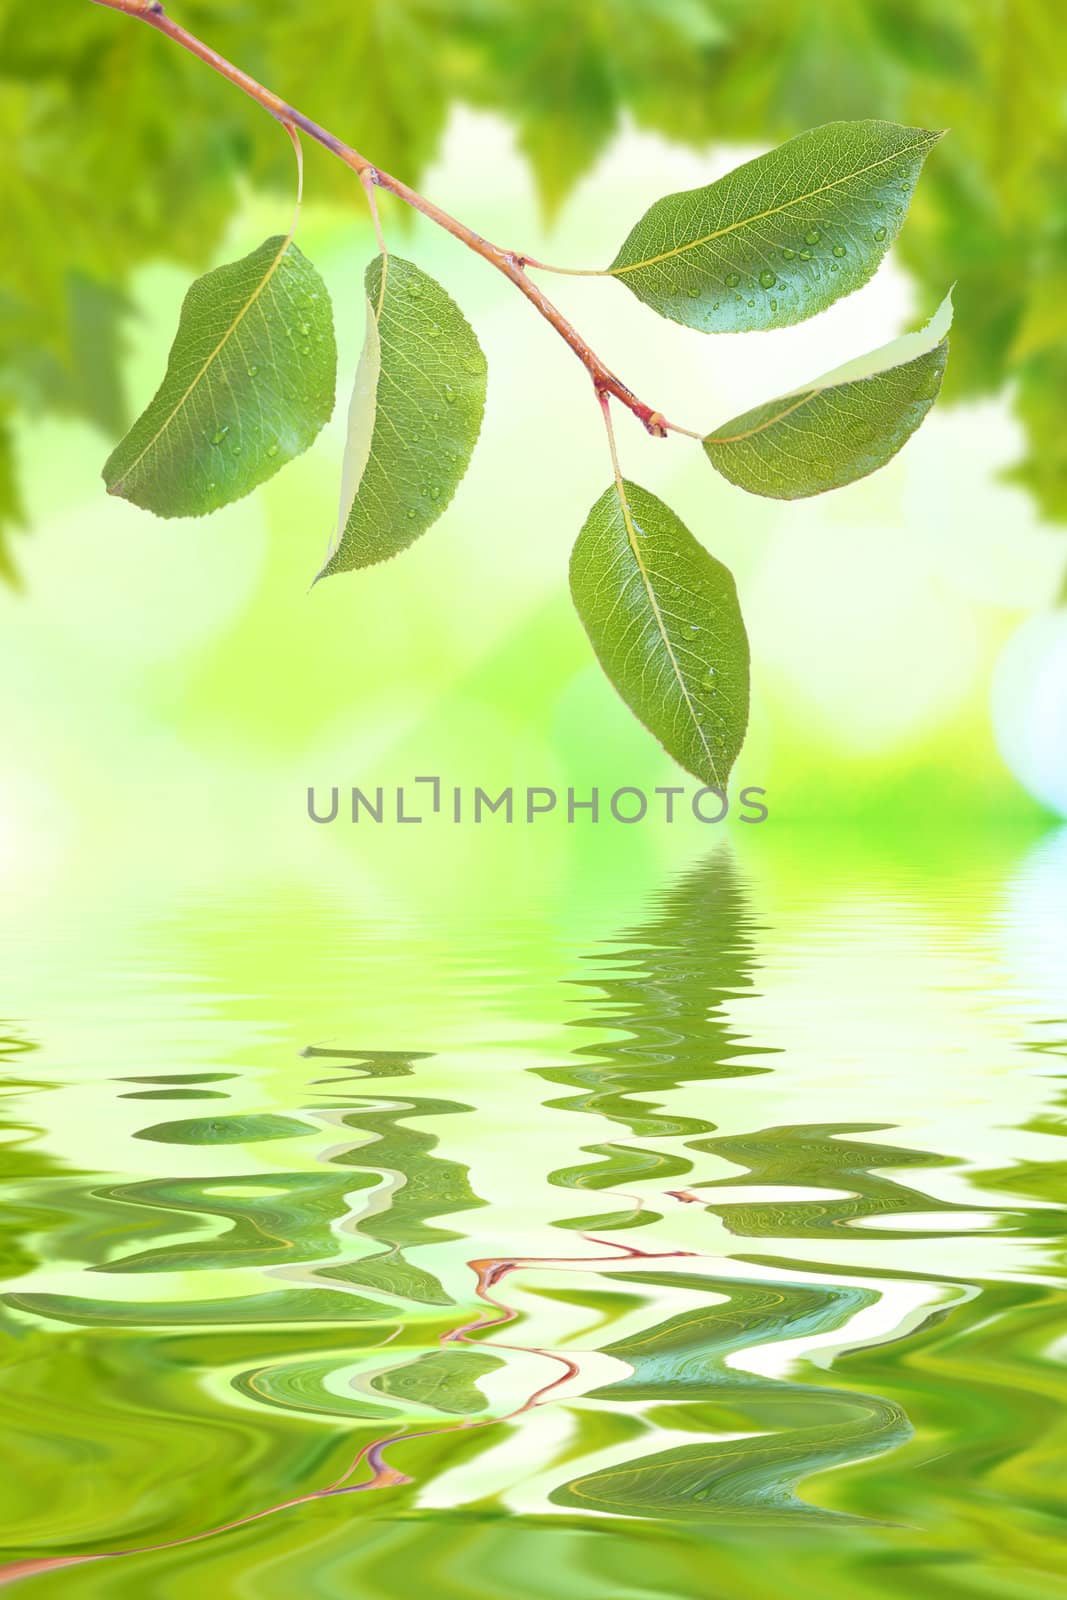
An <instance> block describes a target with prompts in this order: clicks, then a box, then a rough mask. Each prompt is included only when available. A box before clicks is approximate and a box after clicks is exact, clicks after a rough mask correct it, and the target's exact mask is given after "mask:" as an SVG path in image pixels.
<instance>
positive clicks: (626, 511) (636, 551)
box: [615, 477, 721, 789]
mask: <svg viewBox="0 0 1067 1600" xmlns="http://www.w3.org/2000/svg"><path fill="white" fill-rule="evenodd" d="M615 493H616V495H617V496H618V500H619V506H620V508H621V510H622V520H623V526H624V527H625V529H626V537H627V539H628V540H629V542H630V549H631V550H632V551H633V556H634V560H635V562H636V563H637V570H638V572H639V573H640V575H641V582H642V583H643V585H644V588H645V593H646V594H647V596H648V602H649V605H650V606H651V608H652V615H653V617H654V619H655V623H656V630H657V632H658V633H659V636H660V638H661V639H662V640H663V644H664V647H665V649H666V651H667V658H668V660H669V661H670V664H671V670H672V672H673V673H674V676H675V678H676V679H677V682H678V687H679V689H681V691H682V698H683V700H684V701H685V706H686V710H687V711H688V712H689V715H690V718H691V719H692V723H693V726H694V728H695V729H696V731H697V734H698V735H699V737H700V743H701V744H702V745H703V747H704V754H705V755H706V756H707V758H708V770H709V771H710V773H711V775H712V777H713V778H714V779H715V785H714V786H715V788H717V789H718V788H721V785H720V783H719V769H718V768H717V767H716V765H715V757H714V756H713V755H712V753H711V746H710V745H709V744H708V739H707V734H706V733H705V732H704V726H703V724H702V722H701V720H700V718H699V717H698V716H697V712H696V707H695V706H694V704H693V700H692V696H691V695H690V693H689V689H688V686H687V684H686V681H685V678H684V676H683V674H682V669H681V667H680V666H679V665H678V658H677V656H676V655H675V653H674V646H673V645H672V644H671V641H670V636H669V634H668V632H667V626H666V623H665V622H664V620H663V613H662V611H661V610H660V606H659V601H658V600H657V599H656V592H655V590H654V588H653V586H652V580H651V577H650V575H649V571H648V568H647V567H646V566H645V563H644V560H643V558H642V555H641V550H640V541H639V540H638V537H637V528H636V524H635V523H634V518H633V512H632V511H631V509H630V502H629V500H628V499H627V498H626V480H625V478H622V477H617V478H616V479H615Z"/></svg>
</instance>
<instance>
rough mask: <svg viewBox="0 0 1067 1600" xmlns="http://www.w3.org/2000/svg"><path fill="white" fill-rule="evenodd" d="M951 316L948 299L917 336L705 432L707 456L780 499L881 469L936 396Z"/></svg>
mask: <svg viewBox="0 0 1067 1600" xmlns="http://www.w3.org/2000/svg"><path fill="white" fill-rule="evenodd" d="M950 314H951V303H950V302H949V301H947V300H946V302H945V304H944V306H943V307H942V310H941V312H940V313H939V315H938V317H936V318H935V319H934V322H933V323H932V324H931V326H930V327H929V328H928V329H926V330H924V332H923V333H922V334H907V335H905V336H904V338H902V339H898V340H896V341H894V343H893V344H891V345H887V346H886V347H885V348H884V349H883V350H879V351H875V352H874V353H873V354H872V355H871V356H869V357H867V358H865V359H864V360H863V361H862V362H851V363H850V364H849V365H848V366H847V367H841V368H839V369H838V370H837V371H836V372H830V373H827V374H826V376H825V377H824V378H820V379H819V381H818V382H817V383H815V384H813V385H812V386H811V387H810V388H807V389H800V390H794V392H793V393H792V394H788V395H783V396H782V397H781V398H780V399H777V400H768V401H766V402H765V403H764V404H763V405H761V406H756V407H755V408H754V409H753V410H752V411H746V412H745V413H744V415H743V416H740V417H734V418H733V419H732V421H730V422H725V423H723V424H722V425H721V426H720V427H718V428H716V429H715V431H714V433H710V434H708V436H707V438H706V439H705V440H704V449H705V451H706V452H707V456H708V460H709V461H710V462H711V464H712V466H713V467H715V468H716V470H717V471H718V472H721V473H722V475H723V477H724V478H729V480H730V482H731V483H736V484H737V485H738V487H739V488H741V489H747V490H748V492H749V493H750V494H761V495H769V496H770V497H771V498H773V499H777V500H796V499H798V498H800V497H801V496H804V495H812V494H821V493H822V492H823V491H824V490H825V489H838V488H840V487H841V486H842V485H843V484H846V483H853V482H854V481H855V480H856V479H857V478H863V477H865V476H866V475H867V474H868V473H870V472H875V471H877V469H878V468H879V467H884V466H885V464H886V462H887V461H888V460H890V458H891V457H892V456H894V455H896V453H897V451H898V450H899V449H901V447H902V446H903V445H904V444H905V443H906V442H907V440H908V439H910V437H911V435H912V434H913V433H914V432H915V430H916V428H917V427H918V426H919V424H920V423H921V422H922V420H923V418H924V417H925V416H926V414H927V412H928V411H929V410H930V407H931V406H932V405H933V403H934V401H935V399H936V398H937V394H938V391H939V389H940V387H941V377H942V374H943V373H944V370H945V362H946V361H947V359H948V338H947V337H941V336H940V332H941V328H942V326H944V325H946V324H947V321H948V317H949V316H950ZM917 345H918V346H919V347H920V349H919V353H912V352H914V351H915V349H916V346H917ZM923 345H925V346H926V348H925V349H922V348H921V347H922V346H923ZM868 369H872V370H868Z"/></svg>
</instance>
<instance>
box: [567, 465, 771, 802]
mask: <svg viewBox="0 0 1067 1600" xmlns="http://www.w3.org/2000/svg"><path fill="white" fill-rule="evenodd" d="M571 593H572V595H573V597H574V604H575V606H576V607H577V610H578V615H579V616H580V617H581V619H582V623H583V624H584V626H585V630H586V632H587V633H588V635H589V638H590V640H591V641H592V645H593V649H594V650H595V651H596V653H597V656H598V657H599V660H600V664H601V666H602V667H603V668H604V671H605V672H606V673H607V675H608V677H609V678H610V679H611V681H612V683H613V684H614V685H615V688H616V689H617V690H618V692H619V694H620V695H621V696H622V698H623V699H624V700H625V701H626V703H627V705H628V706H629V707H630V709H631V711H633V712H634V714H635V716H637V717H639V718H640V720H641V721H642V722H643V723H644V724H645V726H646V728H648V729H649V731H650V732H651V733H654V734H655V736H656V738H657V739H658V740H659V741H660V743H661V744H662V745H663V747H664V748H665V749H666V750H667V751H668V753H669V754H670V755H672V756H673V757H674V759H675V761H677V762H678V763H679V765H680V766H682V767H684V768H685V769H686V771H687V772H691V773H693V774H694V775H695V776H696V777H698V778H700V779H702V780H703V782H704V783H706V784H707V785H709V787H711V788H714V789H720V790H723V791H725V788H726V783H727V780H728V778H729V776H730V769H731V768H732V767H733V764H734V762H735V761H736V759H737V756H738V752H739V751H740V749H741V745H742V743H743V741H744V737H745V728H746V726H747V723H748V638H747V636H746V634H745V625H744V622H743V621H742V619H741V609H740V607H739V605H738V602H737V590H736V588H735V586H734V580H733V578H732V576H731V574H730V573H729V571H728V570H727V568H726V567H724V566H723V565H722V563H721V562H720V561H716V560H715V558H714V556H711V555H709V554H708V552H707V551H706V550H705V549H704V547H703V546H702V545H701V544H698V543H697V541H696V539H694V538H693V535H692V534H691V533H690V532H689V530H688V528H686V526H685V525H684V523H682V522H681V521H680V520H679V518H678V517H676V516H675V514H674V512H673V511H672V510H671V509H670V507H669V506H666V505H664V503H663V501H662V500H658V499H657V498H656V496H655V495H654V494H650V493H649V492H648V490H647V489H642V488H639V487H638V485H637V484H633V483H627V482H623V483H622V484H621V485H619V486H618V487H615V486H613V487H612V488H610V489H608V490H607V491H606V493H605V494H603V495H601V497H600V499H599V500H598V501H597V503H596V505H595V506H594V507H593V509H592V511H590V513H589V516H588V518H587V520H586V523H585V526H584V527H583V529H582V531H581V533H580V534H579V535H578V540H577V543H576V544H575V546H574V552H573V554H572V556H571Z"/></svg>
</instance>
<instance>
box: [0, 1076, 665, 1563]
mask: <svg viewBox="0 0 1067 1600" xmlns="http://www.w3.org/2000/svg"><path fill="white" fill-rule="evenodd" d="M307 1053H309V1052H305V1054H307ZM326 1053H327V1052H325V1051H323V1052H319V1051H316V1052H315V1054H326ZM586 1237H587V1240H588V1242H589V1243H590V1244H606V1245H608V1246H609V1247H610V1248H611V1249H612V1250H614V1251H616V1252H617V1254H615V1255H610V1256H516V1257H515V1258H514V1259H509V1258H506V1259H502V1260H485V1261H472V1262H470V1267H471V1270H472V1271H473V1272H474V1273H475V1274H476V1276H477V1280H478V1281H477V1287H476V1289H475V1293H476V1294H477V1296H478V1298H479V1299H480V1300H483V1301H485V1303H486V1304H487V1305H490V1306H492V1307H493V1308H494V1309H495V1310H496V1311H498V1312H499V1313H500V1315H499V1316H497V1317H479V1318H477V1319H476V1320H475V1321H473V1322H467V1323H464V1324H463V1325H462V1326H460V1327H459V1328H455V1329H453V1330H452V1331H451V1332H450V1333H446V1334H445V1335H444V1336H443V1338H442V1340H441V1343H442V1344H448V1343H453V1342H457V1341H460V1340H462V1341H464V1342H466V1340H467V1336H468V1335H469V1334H470V1333H473V1332H474V1331H475V1330H476V1329H482V1328H490V1327H501V1326H503V1325H504V1324H505V1323H508V1322H513V1321H514V1319H515V1316H516V1313H515V1312H514V1311H513V1310H512V1309H511V1308H510V1307H509V1306H506V1305H504V1304H502V1302H500V1301H499V1300H495V1299H493V1297H492V1295H491V1294H490V1293H489V1290H490V1289H491V1288H493V1287H495V1285H496V1284H498V1283H500V1282H501V1281H502V1280H503V1279H504V1278H506V1277H507V1276H508V1275H509V1273H512V1272H515V1271H517V1270H518V1269H519V1268H520V1267H541V1266H548V1267H562V1266H585V1265H586V1264H587V1263H589V1262H594V1261H611V1262H620V1261H633V1260H643V1261H644V1260H650V1261H654V1260H662V1259H664V1258H674V1257H680V1256H690V1255H692V1254H693V1252H692V1251H691V1250H662V1251H653V1250H641V1249H639V1248H638V1247H637V1246H635V1245H626V1244H614V1243H613V1242H612V1241H611V1240H609V1239H595V1238H593V1237H592V1236H590V1235H587V1236H586ZM390 1337H393V1336H392V1335H391V1336H390ZM384 1342H385V1343H388V1342H389V1341H388V1340H385V1341H384ZM478 1343H479V1344H486V1345H491V1344H495V1343H496V1341H495V1340H491V1339H485V1340H479V1341H478ZM500 1348H501V1349H505V1350H513V1349H523V1348H525V1347H523V1346H521V1345H501V1346H500ZM528 1353H529V1354H531V1355H543V1356H547V1357H549V1358H550V1359H551V1360H553V1361H559V1362H561V1363H562V1365H563V1366H564V1368H565V1369H566V1370H565V1371H564V1372H563V1373H562V1374H561V1375H560V1376H559V1377H558V1378H553V1379H552V1380H551V1381H550V1382H549V1383H546V1384H542V1385H541V1386H540V1387H539V1388H538V1389H535V1390H534V1392H533V1394H531V1395H530V1396H529V1398H528V1399H526V1400H524V1401H523V1403H522V1404H521V1405H520V1406H516V1408H515V1410H514V1411H509V1412H507V1414H506V1415H504V1416H501V1417H484V1418H478V1419H476V1420H474V1421H470V1422H461V1423H458V1424H457V1423H446V1424H444V1425H442V1426H441V1427H439V1428H420V1429H418V1430H417V1431H416V1432H412V1433H405V1432H400V1433H390V1434H386V1435H385V1437H384V1438H381V1439H375V1440H373V1441H372V1442H371V1443H370V1444H367V1445H364V1446H363V1448H362V1449H361V1450H360V1451H359V1452H358V1454H357V1455H356V1456H355V1457H354V1458H353V1460H352V1461H351V1463H350V1464H349V1465H348V1466H347V1467H346V1468H345V1470H344V1472H342V1474H341V1476H340V1477H339V1478H335V1479H334V1481H333V1482H332V1483H330V1484H328V1485H327V1486H326V1487H325V1488H323V1489H311V1490H309V1492H308V1493H307V1494H300V1495H294V1496H293V1498H292V1499H290V1500H281V1501H279V1503H278V1504H277V1505H273V1506H267V1507H266V1509H265V1510H263V1511H252V1512H250V1513H249V1514H248V1515H247V1516H244V1517H235V1518H234V1519H233V1521H232V1522H220V1523H219V1524H218V1525H217V1526H216V1527H214V1528H204V1529H203V1530H202V1531H201V1532H199V1533H189V1534H186V1535H185V1536H184V1537H183V1538H181V1539H167V1540H165V1541H164V1542H163V1543H161V1544H146V1545H136V1546H134V1547H133V1548H131V1549H129V1550H102V1551H100V1552H98V1553H96V1554H94V1555H76V1556H38V1557H34V1556H31V1557H29V1558H28V1559H27V1560H25V1561H12V1562H9V1563H8V1564H7V1565H6V1566H2V1567H0V1588H2V1587H3V1586H4V1585H5V1584H8V1583H16V1582H17V1581H18V1580H19V1579H20V1578H32V1577H36V1576H37V1575H38V1574H40V1573H44V1572H53V1571H55V1570H57V1569H58V1568H59V1567H77V1566H81V1565H82V1564H83V1563H85V1562H87V1561H113V1560H115V1559H117V1558H118V1557H120V1556H137V1555H149V1554H151V1553H153V1552H156V1551H160V1550H176V1549H178V1548H179V1547H180V1546H181V1545H186V1544H198V1543H199V1542H200V1541H201V1540H202V1539H211V1538H214V1537H215V1535H216V1534H220V1533H229V1532H231V1531H232V1530H233V1529H234V1528H244V1527H247V1525H248V1524H249V1523H251V1522H259V1521H261V1520H262V1519H263V1518H264V1517H272V1516H274V1515H275V1513H277V1512H279V1511H289V1510H292V1509H293V1508H294V1507H295V1506H303V1505H309V1504H310V1503H311V1502H312V1501H315V1500H328V1499H330V1498H331V1497H332V1496H334V1495H342V1494H360V1493H362V1492H363V1491H365V1490H368V1489H393V1488H398V1487H401V1486H402V1485H404V1484H408V1483H411V1482H413V1481H414V1480H413V1479H411V1478H409V1477H408V1476H407V1474H406V1473H403V1472H401V1471H399V1470H398V1468H396V1467H392V1466H390V1465H389V1463H388V1461H386V1459H385V1451H386V1450H387V1449H388V1448H389V1446H390V1445H394V1444H406V1443H408V1441H409V1440H414V1439H429V1438H433V1437H434V1436H435V1435H437V1434H442V1433H460V1432H470V1431H471V1430H473V1429H474V1428H486V1427H492V1426H494V1425H495V1424H498V1423H501V1422H512V1421H514V1420H515V1418H516V1417H521V1416H522V1415H523V1414H524V1413H525V1412H527V1411H530V1410H532V1409H533V1408H534V1406H537V1405H542V1404H543V1403H544V1401H545V1400H546V1399H547V1397H548V1395H549V1394H551V1393H552V1392H553V1390H555V1389H558V1388H559V1386H560V1384H563V1383H566V1382H567V1381H568V1379H570V1378H572V1377H574V1375H575V1374H576V1373H577V1371H578V1365H577V1363H576V1362H575V1361H572V1360H571V1358H570V1357H569V1356H564V1355H557V1354H556V1353H555V1352H554V1351H551V1350H530V1351H529V1352H528ZM364 1462H365V1463H366V1465H367V1466H368V1467H369V1468H370V1470H371V1476H370V1477H369V1478H368V1479H367V1480H366V1481H365V1482H364V1483H349V1482H348V1481H347V1480H348V1479H349V1478H350V1477H351V1476H352V1474H353V1473H354V1472H355V1471H356V1469H357V1468H358V1467H360V1466H362V1465H363V1463H364Z"/></svg>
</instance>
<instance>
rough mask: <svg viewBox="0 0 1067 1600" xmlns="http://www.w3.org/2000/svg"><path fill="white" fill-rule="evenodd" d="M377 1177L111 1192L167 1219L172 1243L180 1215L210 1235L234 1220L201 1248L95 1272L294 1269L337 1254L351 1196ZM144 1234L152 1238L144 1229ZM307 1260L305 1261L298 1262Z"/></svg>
mask: <svg viewBox="0 0 1067 1600" xmlns="http://www.w3.org/2000/svg"><path fill="white" fill-rule="evenodd" d="M375 1181H376V1180H375V1178H374V1177H373V1176H372V1175H371V1174H370V1173H363V1172H360V1173H353V1172H346V1173H337V1172H332V1171H331V1172H326V1173H319V1172H272V1173H271V1174H270V1180H269V1184H270V1187H269V1192H268V1193H266V1194H264V1193H263V1192H262V1190H263V1188H264V1187H265V1185H264V1183H263V1180H262V1178H260V1177H251V1178H249V1177H233V1178H206V1179H195V1178H174V1179H151V1180H148V1181H147V1182H144V1183H129V1184H124V1185H121V1186H119V1187H117V1188H115V1189H112V1190H110V1191H108V1192H107V1194H106V1196H105V1198H106V1199H107V1200H110V1201H114V1202H116V1203H117V1204H118V1205H119V1206H120V1207H122V1208H129V1207H144V1208H147V1209H148V1210H149V1211H150V1212H151V1211H162V1212H163V1213H165V1216H164V1218H163V1219H161V1222H160V1225H159V1231H160V1232H161V1233H163V1234H164V1235H165V1236H170V1235H172V1234H173V1232H174V1230H175V1213H182V1212H186V1213H190V1214H192V1215H194V1216H195V1217H196V1220H197V1223H199V1225H200V1226H201V1227H202V1228H203V1227H204V1226H205V1224H206V1223H207V1222H208V1220H209V1219H210V1220H211V1221H215V1220H216V1219H218V1218H223V1219H225V1220H227V1221H228V1222H229V1223H230V1224H231V1226H230V1228H229V1229H227V1230H226V1231H224V1232H222V1233H219V1234H218V1235H217V1237H216V1236H215V1235H214V1234H207V1233H206V1232H205V1235H204V1237H202V1238H201V1239H199V1240H196V1239H194V1240H189V1241H182V1242H179V1243H175V1244H163V1245H161V1246H160V1247H159V1248H158V1249H149V1250H143V1251H137V1252H136V1253H135V1254H133V1255H124V1256H119V1257H118V1258H116V1259H115V1260H113V1261H108V1262H102V1263H100V1264H98V1265H96V1266H94V1267H93V1268H92V1270H93V1271H96V1272H189V1271H196V1270H198V1269H199V1270H205V1269H212V1270H213V1269H215V1268H218V1269H220V1270H222V1269H224V1268H227V1267H243V1266H272V1265H275V1264H279V1265H281V1264H291V1263H292V1262H293V1261H294V1260H296V1259H301V1260H307V1259H308V1258H309V1257H311V1258H314V1257H316V1256H317V1257H319V1258H321V1259H327V1260H328V1259H329V1258H330V1257H332V1256H334V1255H335V1254H336V1253H337V1238H336V1235H335V1233H334V1231H333V1225H334V1224H335V1223H336V1222H337V1220H338V1219H339V1218H341V1217H343V1216H345V1215H347V1213H348V1210H349V1208H350V1204H351V1202H350V1199H349V1195H350V1191H351V1190H353V1189H368V1188H371V1187H372V1186H373V1184H374V1183H375ZM141 1231H142V1232H143V1231H145V1230H144V1228H143V1227H142V1229H141ZM298 1252H299V1254H298Z"/></svg>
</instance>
